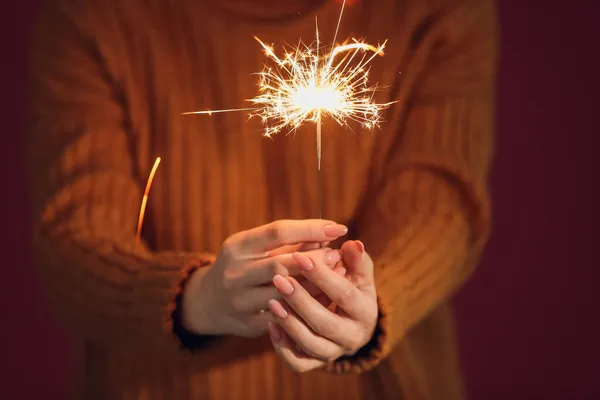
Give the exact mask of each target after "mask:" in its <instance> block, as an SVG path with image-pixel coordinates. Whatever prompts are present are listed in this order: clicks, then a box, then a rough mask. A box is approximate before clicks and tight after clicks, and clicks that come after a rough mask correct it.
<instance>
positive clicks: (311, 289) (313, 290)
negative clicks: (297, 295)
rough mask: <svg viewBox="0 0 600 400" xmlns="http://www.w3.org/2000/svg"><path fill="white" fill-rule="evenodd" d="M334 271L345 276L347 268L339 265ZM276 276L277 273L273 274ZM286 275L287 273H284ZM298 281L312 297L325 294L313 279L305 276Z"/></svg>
mask: <svg viewBox="0 0 600 400" xmlns="http://www.w3.org/2000/svg"><path fill="white" fill-rule="evenodd" d="M333 272H335V273H336V274H338V275H339V276H345V275H346V268H344V267H342V266H339V267H335V268H334V269H333ZM273 276H275V275H273ZM282 276H285V275H282ZM297 280H298V283H299V284H300V285H302V287H303V288H304V289H305V290H306V291H307V292H308V294H310V295H311V296H312V297H315V298H316V297H317V296H321V295H322V294H323V291H322V290H321V289H319V288H318V287H317V286H316V285H315V284H314V283H312V282H311V281H309V280H308V279H306V278H304V277H300V278H297ZM325 297H327V296H325Z"/></svg>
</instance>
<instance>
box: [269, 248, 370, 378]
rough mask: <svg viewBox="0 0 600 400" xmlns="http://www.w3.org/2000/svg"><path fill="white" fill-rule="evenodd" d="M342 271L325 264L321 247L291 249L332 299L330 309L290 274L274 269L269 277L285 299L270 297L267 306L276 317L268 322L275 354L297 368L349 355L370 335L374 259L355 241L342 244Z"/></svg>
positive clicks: (304, 271)
mask: <svg viewBox="0 0 600 400" xmlns="http://www.w3.org/2000/svg"><path fill="white" fill-rule="evenodd" d="M341 252H342V258H343V263H344V266H345V268H346V277H342V276H340V275H339V274H336V273H335V272H333V271H332V270H331V268H330V267H328V266H327V265H326V255H325V254H324V253H310V254H300V253H295V254H294V255H293V259H294V260H296V262H297V263H298V265H299V267H300V269H301V270H302V274H303V275H304V277H306V278H307V279H308V280H309V281H311V282H312V283H313V284H314V285H315V286H316V287H318V288H319V289H321V290H322V291H323V293H324V294H325V295H326V296H327V297H328V298H329V299H331V301H332V302H333V304H334V307H332V308H331V309H333V310H334V311H331V310H330V308H327V307H326V305H323V304H321V303H319V302H318V301H317V300H316V299H315V298H313V296H311V295H310V294H309V293H308V292H307V291H306V290H305V289H304V288H303V287H302V285H300V284H298V282H297V281H296V280H295V279H294V278H292V277H284V276H281V275H278V276H276V277H274V278H273V283H274V284H275V286H276V287H277V289H278V290H279V292H280V293H281V295H282V296H283V299H284V302H283V303H284V304H282V303H281V302H279V301H277V300H275V299H273V300H271V301H269V308H270V310H271V312H272V313H273V314H274V315H275V317H276V323H270V324H269V331H270V336H271V341H272V342H273V346H274V348H275V351H276V352H277V354H278V355H279V356H280V357H281V358H282V359H283V360H285V361H286V362H287V364H288V365H289V366H290V367H291V368H292V370H294V371H296V372H305V371H309V370H312V369H315V368H318V367H321V366H323V365H324V364H325V363H326V362H328V361H333V360H335V359H337V358H339V357H340V356H343V355H352V354H354V353H356V352H357V351H358V350H359V349H360V348H361V347H362V346H364V345H365V344H366V343H367V342H368V341H369V340H370V338H371V336H372V335H373V332H374V330H375V326H376V323H377V313H378V307H377V294H376V291H375V284H374V275H373V261H372V260H371V258H370V257H369V256H368V255H367V253H366V252H365V249H364V246H363V244H362V243H361V242H359V241H348V242H346V243H344V245H343V246H342V250H341Z"/></svg>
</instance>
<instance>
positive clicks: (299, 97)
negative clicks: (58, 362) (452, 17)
mask: <svg viewBox="0 0 600 400" xmlns="http://www.w3.org/2000/svg"><path fill="white" fill-rule="evenodd" d="M345 4H346V1H345V0H344V2H343V3H342V7H341V11H340V15H339V18H338V22H337V27H336V30H335V34H334V37H333V43H332V45H331V50H330V51H329V52H326V51H325V52H321V50H326V49H322V48H321V43H320V39H319V28H318V24H316V39H315V42H314V43H313V44H311V45H306V44H304V43H303V42H302V41H300V42H299V43H298V45H297V47H295V48H291V49H288V50H287V51H286V52H285V55H284V56H283V57H279V56H277V55H276V54H275V52H274V50H273V48H272V47H271V46H268V45H266V44H265V43H263V42H262V41H261V40H260V39H259V38H257V37H254V39H256V41H258V43H259V44H260V45H261V47H262V48H263V50H264V52H265V55H266V57H267V59H268V61H270V63H267V64H265V65H264V67H263V70H262V72H260V73H259V76H260V80H259V89H258V95H257V96H256V97H254V98H253V99H250V100H247V101H249V102H250V103H251V104H252V106H251V107H248V108H236V109H224V110H206V111H193V112H186V113H183V115H191V114H206V115H212V114H215V113H225V112H236V111H249V112H250V117H258V118H260V120H261V123H262V124H263V125H264V126H265V131H264V136H266V137H271V136H273V135H275V134H277V133H279V132H281V131H283V130H285V129H287V130H289V132H293V131H295V130H297V129H298V128H299V127H300V126H301V125H302V124H303V123H304V122H312V123H315V124H316V139H317V186H318V209H319V218H321V217H322V189H321V136H322V129H321V122H322V119H323V118H324V117H329V118H331V119H333V120H335V121H336V122H337V123H338V124H340V125H343V126H349V122H350V121H354V122H357V123H359V124H360V125H362V126H363V127H365V128H367V129H372V128H374V127H378V126H379V124H380V122H381V111H382V110H383V109H385V108H387V107H388V106H390V105H391V104H393V102H390V103H380V104H378V103H376V102H374V100H373V98H374V95H375V92H376V91H377V90H378V87H377V86H376V85H375V86H370V85H369V81H368V75H369V63H370V62H371V61H372V60H373V59H374V58H375V57H376V56H383V49H384V47H385V42H384V43H383V44H381V45H378V46H373V45H370V44H368V43H365V42H362V41H360V40H357V39H354V38H353V39H351V40H350V41H346V42H345V43H343V44H341V45H336V44H335V43H336V39H337V34H338V31H339V27H340V23H341V20H342V15H343V13H344V7H345Z"/></svg>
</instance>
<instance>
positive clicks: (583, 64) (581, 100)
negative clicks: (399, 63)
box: [0, 0, 600, 400]
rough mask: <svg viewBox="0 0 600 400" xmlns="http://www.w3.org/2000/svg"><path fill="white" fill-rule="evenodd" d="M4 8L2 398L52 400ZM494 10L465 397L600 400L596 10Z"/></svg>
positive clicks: (518, 5)
mask: <svg viewBox="0 0 600 400" xmlns="http://www.w3.org/2000/svg"><path fill="white" fill-rule="evenodd" d="M7 3H8V2H7ZM12 3H13V5H12V7H13V8H12V11H11V10H10V9H9V8H8V7H7V6H4V7H3V11H2V12H1V13H0V33H1V34H0V44H1V46H0V52H1V54H2V61H0V68H1V69H2V73H1V74H0V77H1V79H2V85H1V86H0V91H1V92H0V93H1V94H0V99H1V102H0V105H1V108H0V113H1V114H2V119H1V121H2V123H1V125H0V126H2V127H3V128H2V130H1V132H2V135H3V138H5V141H4V142H3V144H4V146H3V147H2V154H1V156H0V160H1V167H2V168H1V170H0V174H1V179H0V182H2V187H3V188H5V190H6V193H7V194H5V195H3V196H2V203H1V204H2V207H0V212H1V214H2V219H1V220H0V221H1V224H0V229H1V230H2V243H1V245H0V246H2V253H1V254H2V258H3V262H2V267H1V268H2V275H1V277H2V280H1V283H0V293H1V295H2V297H1V298H2V301H1V303H0V304H1V310H2V313H1V314H0V318H1V319H0V321H1V324H2V325H1V326H0V346H1V347H0V370H1V371H0V398H2V399H17V398H19V399H28V398H35V397H37V398H44V399H54V398H56V399H60V398H65V396H66V392H67V389H68V380H67V369H68V364H67V361H66V357H65V351H66V343H67V341H66V339H65V338H64V336H63V335H62V334H61V333H60V330H59V329H58V328H57V326H56V324H55V323H54V322H53V321H52V319H51V318H50V317H48V308H47V306H46V304H45V302H44V300H43V297H42V296H41V295H40V292H39V286H38V285H37V284H36V283H35V275H34V273H33V270H32V267H31V256H30V252H29V248H28V244H27V229H26V225H25V223H26V215H25V213H26V207H25V201H26V199H27V197H26V194H25V189H24V173H23V168H22V162H23V140H22V137H23V117H24V90H23V89H24V68H25V65H26V63H25V50H24V46H25V44H26V38H27V31H28V30H29V28H30V25H31V15H32V11H33V8H34V7H33V2H32V1H31V0H28V1H25V0H21V1H19V2H17V1H14V2H12ZM499 3H500V5H499V7H500V14H501V21H502V30H503V32H502V45H503V48H502V60H501V74H500V80H499V98H498V111H499V112H498V127H499V130H498V143H497V162H496V165H495V170H494V175H493V194H494V199H495V232H494V234H493V237H492V240H491V242H490V245H489V247H488V251H487V253H486V256H485V259H484V262H483V263H482V265H481V267H480V268H479V270H478V272H477V273H476V275H475V277H474V279H473V280H472V281H471V282H470V283H469V284H468V285H467V287H466V288H465V289H464V290H463V291H462V293H461V294H460V295H459V296H458V298H457V301H456V303H457V305H458V315H459V319H460V339H461V343H462V352H463V358H464V366H465V372H466V376H467V379H468V385H469V392H470V394H471V396H470V397H471V398H472V399H477V400H479V399H542V398H543V399H592V398H600V361H599V357H600V351H599V349H600V346H599V345H598V340H599V338H600V311H598V309H597V308H594V307H593V304H594V300H596V298H597V296H596V292H598V291H600V287H599V286H598V285H599V282H598V281H599V278H600V272H598V267H600V262H599V261H598V256H597V252H596V249H597V248H598V243H597V241H598V239H600V234H599V233H598V218H597V208H598V204H599V200H600V196H599V195H598V192H599V191H600V190H598V188H596V187H595V186H596V185H597V184H598V183H600V179H598V176H597V174H594V173H593V172H594V170H595V171H596V172H598V171H600V168H598V162H597V159H598V158H599V157H600V154H599V153H598V151H599V149H598V148H597V147H594V146H593V145H592V144H593V142H595V143H598V140H596V137H595V135H599V134H600V129H599V126H598V123H597V120H598V118H597V116H598V114H599V113H600V110H599V109H598V108H599V106H600V100H599V99H598V94H599V93H600V90H599V89H600V87H599V86H600V85H599V84H598V79H597V77H596V76H597V74H598V73H600V62H599V58H600V56H599V55H598V52H599V49H600V29H599V28H598V25H600V2H599V1H597V0H589V1H585V0H579V1H572V2H570V3H569V2H566V1H551V0H547V1H542V0H540V1H534V0H530V1H527V0H504V1H503V0H499ZM554 3H556V4H554ZM567 4H570V5H567ZM594 191H595V192H596V193H595V194H594V193H593V192H594ZM594 239H596V240H594ZM595 303H596V304H597V305H600V302H598V301H596V302H595Z"/></svg>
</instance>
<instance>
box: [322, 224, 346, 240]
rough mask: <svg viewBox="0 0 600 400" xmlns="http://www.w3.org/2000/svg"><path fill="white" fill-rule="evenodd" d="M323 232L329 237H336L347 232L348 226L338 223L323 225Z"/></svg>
mask: <svg viewBox="0 0 600 400" xmlns="http://www.w3.org/2000/svg"><path fill="white" fill-rule="evenodd" d="M323 233H325V236H328V237H330V238H338V237H340V236H344V235H345V234H346V233H348V228H346V227H345V226H344V225H339V224H335V225H325V227H323Z"/></svg>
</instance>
